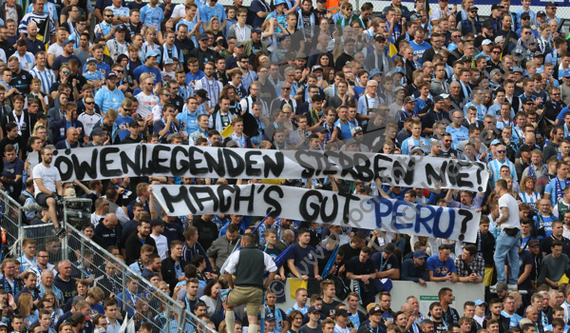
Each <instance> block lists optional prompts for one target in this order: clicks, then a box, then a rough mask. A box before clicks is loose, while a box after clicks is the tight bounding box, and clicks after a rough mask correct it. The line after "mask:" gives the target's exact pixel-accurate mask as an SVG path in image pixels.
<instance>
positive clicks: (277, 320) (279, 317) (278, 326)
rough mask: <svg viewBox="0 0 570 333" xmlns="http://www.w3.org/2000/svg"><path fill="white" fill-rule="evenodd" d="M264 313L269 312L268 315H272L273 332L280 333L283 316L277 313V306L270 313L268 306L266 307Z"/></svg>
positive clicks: (279, 312)
mask: <svg viewBox="0 0 570 333" xmlns="http://www.w3.org/2000/svg"><path fill="white" fill-rule="evenodd" d="M265 311H269V312H270V313H273V317H274V318H275V331H276V332H281V331H282V330H283V314H282V313H281V311H279V309H278V308H277V306H276V307H275V310H274V311H271V309H270V308H269V306H266V310H265ZM267 333H269V332H267Z"/></svg>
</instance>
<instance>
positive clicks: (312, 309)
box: [307, 305, 321, 313]
mask: <svg viewBox="0 0 570 333" xmlns="http://www.w3.org/2000/svg"><path fill="white" fill-rule="evenodd" d="M307 312H308V313H315V312H321V309H319V308H318V307H316V306H314V305H313V306H310V307H309V310H307Z"/></svg>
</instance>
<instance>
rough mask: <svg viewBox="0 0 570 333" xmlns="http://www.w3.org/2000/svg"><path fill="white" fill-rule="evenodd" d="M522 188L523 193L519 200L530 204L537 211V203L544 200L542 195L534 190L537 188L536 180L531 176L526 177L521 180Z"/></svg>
mask: <svg viewBox="0 0 570 333" xmlns="http://www.w3.org/2000/svg"><path fill="white" fill-rule="evenodd" d="M520 187H521V191H520V193H519V195H518V199H519V200H520V201H522V202H524V203H527V204H529V206H530V207H531V208H532V209H536V203H537V202H538V200H540V199H541V198H542V197H541V196H540V193H538V192H537V191H535V190H534V188H535V187H536V179H534V178H532V177H531V176H525V177H523V179H522V180H521V183H520Z"/></svg>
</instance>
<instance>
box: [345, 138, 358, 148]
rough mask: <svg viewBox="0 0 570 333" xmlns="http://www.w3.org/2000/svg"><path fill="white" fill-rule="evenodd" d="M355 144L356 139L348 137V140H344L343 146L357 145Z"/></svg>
mask: <svg viewBox="0 0 570 333" xmlns="http://www.w3.org/2000/svg"><path fill="white" fill-rule="evenodd" d="M357 144H358V142H356V140H354V139H348V140H346V142H345V143H344V146H345V147H348V146H350V145H357Z"/></svg>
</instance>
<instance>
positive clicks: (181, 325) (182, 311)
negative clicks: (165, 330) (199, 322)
mask: <svg viewBox="0 0 570 333" xmlns="http://www.w3.org/2000/svg"><path fill="white" fill-rule="evenodd" d="M177 305H178V304H177ZM185 329H186V308H185V307H183V306H179V307H178V329H177V330H176V333H183V332H184V330H185ZM196 331H198V330H197V329H196Z"/></svg>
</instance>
